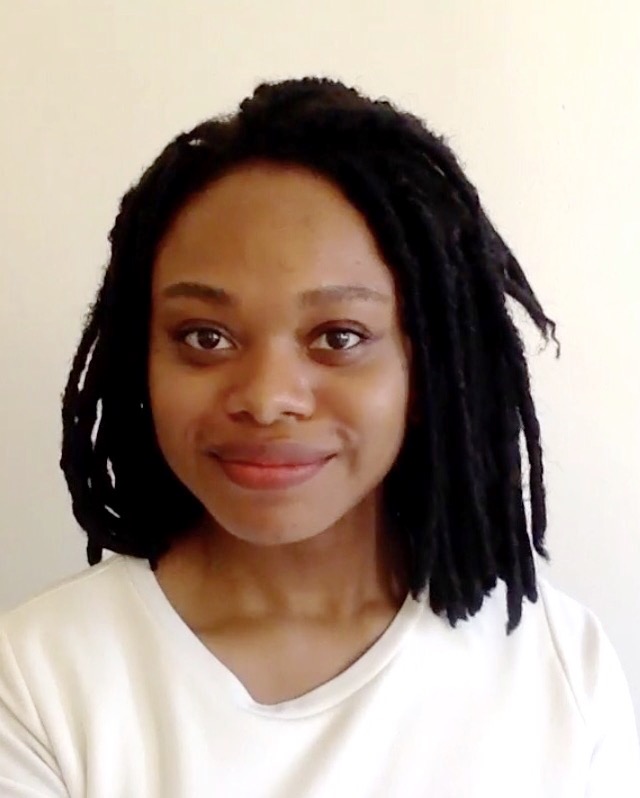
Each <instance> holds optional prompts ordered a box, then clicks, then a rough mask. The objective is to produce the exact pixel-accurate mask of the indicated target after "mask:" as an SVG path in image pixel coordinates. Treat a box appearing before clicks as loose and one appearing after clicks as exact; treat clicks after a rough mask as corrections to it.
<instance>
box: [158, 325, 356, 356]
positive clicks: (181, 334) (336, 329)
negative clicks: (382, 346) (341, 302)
mask: <svg viewBox="0 0 640 798" xmlns="http://www.w3.org/2000/svg"><path fill="white" fill-rule="evenodd" d="M202 332H206V333H213V334H215V335H217V336H219V338H220V339H226V340H227V341H228V342H229V343H230V344H232V346H230V347H225V348H223V349H220V348H218V347H213V348H211V349H199V348H197V347H195V346H192V345H191V344H189V343H188V342H187V338H188V337H189V336H190V335H193V334H194V333H202ZM331 333H347V334H349V335H355V336H357V338H358V341H357V342H356V343H355V344H354V345H352V346H349V347H345V348H344V349H332V348H330V347H316V348H315V351H321V352H331V353H334V354H335V353H341V352H353V351H354V350H356V349H359V348H360V347H361V346H362V345H363V344H365V343H366V342H367V341H369V340H371V338H372V336H371V334H370V333H368V332H365V331H364V330H362V329H360V328H357V329H356V328H355V327H354V326H352V325H348V324H342V325H338V324H336V325H332V326H329V327H325V328H324V329H321V330H319V331H318V334H317V335H316V336H315V337H314V339H313V341H317V340H318V339H319V338H322V337H323V336H327V335H330V334H331ZM173 338H174V339H175V340H176V341H178V342H179V343H181V344H184V345H185V346H187V347H189V348H190V349H191V350H192V351H194V352H197V353H202V354H206V353H210V352H211V353H213V352H226V351H229V349H232V348H233V341H232V337H231V335H230V334H229V333H228V332H227V331H225V330H224V329H221V328H220V327H213V326H206V325H202V326H192V327H187V328H185V329H182V330H178V331H177V332H176V333H175V334H174V335H173Z"/></svg>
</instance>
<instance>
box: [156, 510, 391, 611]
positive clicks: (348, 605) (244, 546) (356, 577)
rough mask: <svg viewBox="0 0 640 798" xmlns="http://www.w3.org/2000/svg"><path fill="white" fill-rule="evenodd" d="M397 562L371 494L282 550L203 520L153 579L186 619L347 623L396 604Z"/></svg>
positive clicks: (161, 562)
mask: <svg viewBox="0 0 640 798" xmlns="http://www.w3.org/2000/svg"><path fill="white" fill-rule="evenodd" d="M397 561H398V558H397V557H395V556H394V553H393V550H392V547H391V543H390V539H389V535H387V534H386V533H385V529H384V526H383V523H382V512H381V507H380V503H379V500H378V499H377V498H374V497H372V498H370V499H368V500H365V501H363V502H362V503H361V504H360V505H359V506H358V507H356V508H354V509H353V510H352V511H351V512H350V513H349V514H348V515H347V516H345V517H344V518H343V519H341V520H340V521H339V522H338V523H337V524H335V525H334V526H333V527H331V528H330V529H327V530H325V531H324V532H322V533H321V534H319V535H316V536H314V537H313V538H310V539H308V540H303V541H300V542H297V543H290V544H287V545H283V546H255V545H253V544H249V543H246V542H245V541H242V540H239V539H238V538H235V537H234V536H233V535H231V534H229V533H228V532H226V531H225V530H223V529H221V528H220V527H219V526H217V525H215V524H214V523H211V522H208V523H206V524H203V525H202V526H201V527H200V528H199V529H197V530H195V531H194V533H193V534H192V535H190V536H188V537H187V538H185V539H184V540H183V541H180V542H178V543H177V544H176V545H175V546H174V547H173V548H172V549H171V550H170V552H169V553H168V555H166V556H165V557H163V558H162V559H161V560H160V563H159V567H158V572H157V576H158V580H159V582H160V584H161V585H162V586H163V588H165V589H166V591H167V593H168V594H169V597H170V598H171V599H172V600H173V601H174V603H175V604H177V605H179V604H180V603H182V604H183V608H184V605H185V604H188V606H189V607H190V608H191V611H190V614H191V615H193V613H194V612H197V614H199V615H200V614H209V615H210V614H211V613H212V612H214V613H215V615H216V616H219V614H220V613H223V614H224V616H226V617H236V618H237V617H245V618H246V617H251V618H260V617H268V616H269V617H276V616H277V617H287V618H322V619H334V618H335V619H345V620H346V619H349V618H353V617H356V616H357V615H358V614H359V613H361V612H362V611H363V610H365V609H369V608H371V607H372V606H386V607H392V608H394V609H397V608H398V607H399V606H400V604H401V603H402V601H403V600H404V597H405V593H406V591H404V590H403V586H402V580H401V579H399V577H398V574H399V571H398V569H397ZM218 599H219V600H218ZM214 608H215V610H214ZM177 609H178V610H179V611H180V606H177ZM200 621H201V622H204V619H203V618H201V619H200Z"/></svg>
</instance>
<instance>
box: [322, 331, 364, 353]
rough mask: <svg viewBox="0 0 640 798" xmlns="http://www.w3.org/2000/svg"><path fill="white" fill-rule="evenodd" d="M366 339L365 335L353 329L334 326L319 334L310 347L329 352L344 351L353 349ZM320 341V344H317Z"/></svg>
mask: <svg viewBox="0 0 640 798" xmlns="http://www.w3.org/2000/svg"><path fill="white" fill-rule="evenodd" d="M365 339H366V336H365V335H363V334H362V333H359V332H356V331H355V330H349V329H347V328H340V327H336V328H334V329H333V330H327V331H326V332H323V333H322V335H319V336H318V337H317V338H316V339H315V341H314V342H313V344H312V346H311V348H312V349H324V350H329V351H331V352H344V351H346V350H349V349H354V348H355V347H356V346H358V345H359V344H361V343H362V342H363V341H364V340H365ZM318 342H320V345H318Z"/></svg>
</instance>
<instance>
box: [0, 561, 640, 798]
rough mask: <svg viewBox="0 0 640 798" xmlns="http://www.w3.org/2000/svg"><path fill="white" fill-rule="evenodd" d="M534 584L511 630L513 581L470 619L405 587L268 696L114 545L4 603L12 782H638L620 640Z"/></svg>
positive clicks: (281, 796) (106, 789)
mask: <svg viewBox="0 0 640 798" xmlns="http://www.w3.org/2000/svg"><path fill="white" fill-rule="evenodd" d="M539 591H540V598H539V600H538V602H537V603H535V604H528V605H527V606H526V607H525V609H524V612H523V617H522V621H521V623H520V625H519V627H518V629H517V630H515V632H514V633H513V634H511V635H509V636H507V635H505V633H504V628H505V623H506V613H505V607H504V594H505V591H504V586H503V585H499V586H498V587H497V588H496V590H495V591H494V593H493V594H492V595H491V596H490V597H489V598H488V599H487V600H486V602H485V606H484V607H483V609H482V612H481V613H479V614H478V615H477V616H476V617H474V618H473V619H472V620H471V621H470V622H467V623H461V624H459V625H458V626H457V627H456V628H455V629H454V628H452V627H451V626H450V625H449V624H447V622H446V621H445V620H443V619H442V618H439V617H438V616H437V615H435V614H434V613H433V612H432V611H431V610H430V608H429V606H428V603H427V602H426V601H424V600H421V601H415V600H414V599H412V598H411V597H410V596H408V597H407V599H406V600H405V602H404V603H403V604H402V606H401V607H400V609H399V610H398V612H397V614H396V615H395V617H394V618H393V619H392V621H391V623H390V624H389V625H388V626H387V628H386V629H384V630H383V631H382V632H381V633H380V635H379V636H378V638H377V640H375V641H374V642H373V643H372V645H371V646H370V647H369V648H368V649H367V650H366V651H364V652H363V653H361V654H360V655H359V656H358V657H357V659H356V660H355V661H353V662H351V663H350V664H348V665H347V666H346V668H344V669H342V670H340V671H339V672H336V673H333V674H331V675H330V676H329V674H326V680H325V681H324V682H323V683H321V684H320V683H316V685H315V686H314V687H310V689H307V690H305V691H304V692H303V693H297V691H296V688H295V687H294V688H293V689H292V692H290V694H289V697H288V699H283V700H280V701H275V702H272V701H269V702H264V701H259V700H256V697H255V696H254V695H252V691H251V690H250V689H247V686H246V684H245V683H243V681H242V680H241V679H239V678H238V677H237V675H236V673H235V671H233V670H232V669H230V668H229V667H227V665H226V664H225V663H223V661H221V659H220V658H219V657H218V656H216V654H215V653H213V652H212V651H211V650H210V648H209V647H208V646H207V645H206V638H205V637H204V636H203V635H199V634H196V633H195V632H194V631H193V630H192V629H191V628H189V626H188V625H187V624H186V623H185V622H184V620H183V619H182V618H181V616H180V615H179V614H178V613H177V612H176V610H175V609H174V607H173V606H172V604H171V603H170V602H169V600H168V598H167V596H166V595H165V593H164V592H163V590H162V588H161V586H160V584H159V582H158V580H157V578H156V576H155V575H154V573H153V571H152V570H151V569H150V568H149V565H148V563H147V562H145V561H144V560H140V559H135V558H130V557H123V556H120V555H117V556H115V557H113V558H111V559H109V560H107V561H106V562H104V563H103V564H101V565H99V566H97V567H95V568H93V569H89V570H88V571H86V572H84V573H82V574H80V575H79V576H77V577H74V578H72V579H71V580H68V581H66V582H65V583H63V584H61V585H60V586H58V587H56V588H54V589H52V590H49V591H47V592H45V593H44V594H42V595H41V596H39V597H38V598H36V599H33V600H31V601H30V602H28V603H27V604H25V605H23V606H22V607H19V608H18V609H16V610H14V611H12V612H10V613H8V614H6V615H5V616H4V617H3V618H2V620H1V622H0V794H1V795H2V796H3V798H4V797H5V796H6V798H31V797H32V796H34V797H35V796H42V797H43V798H44V796H47V798H49V797H50V798H54V796H55V798H63V797H64V798H68V797H70V798H138V796H145V797H146V796H149V797H150V798H151V796H153V798H199V796H202V797H203V798H204V796H207V797H208V796H214V795H220V796H225V798H226V797H227V796H233V798H236V796H237V798H243V797H244V796H246V798H302V797H303V796H304V798H325V797H326V796H343V795H344V796H349V797H350V798H373V797H374V796H379V798H396V797H397V798H418V797H420V798H422V796H430V797H432V796H433V798H462V796H464V798H467V797H468V798H484V796H486V797H487V798H489V797H491V798H496V797H497V796H505V798H506V796H511V795H514V794H517V795H521V796H531V798H534V797H535V798H541V797H542V796H544V798H554V796H557V797H558V798H572V797H573V796H575V797H576V798H578V796H579V798H585V797H586V796H588V798H610V797H611V796H616V798H626V797H627V796H629V798H631V797H632V796H634V798H635V796H637V795H638V794H640V754H639V751H638V743H637V737H636V732H635V727H634V718H633V712H632V708H631V701H630V697H629V692H628V688H627V685H626V682H625V679H624V676H623V674H622V670H621V668H620V664H619V662H618V659H617V657H616V655H615V653H614V651H613V649H612V647H611V644H610V642H609V640H608V639H607V637H606V635H605V634H604V633H603V630H602V627H601V625H600V624H599V622H598V621H597V619H596V618H595V617H594V616H593V614H592V613H590V612H589V611H587V610H585V609H584V608H583V607H582V606H581V605H579V604H578V603H576V602H575V601H573V600H572V599H570V598H568V597H567V596H566V595H564V594H563V593H561V592H560V591H559V590H557V589H556V588H554V587H552V586H551V585H550V584H548V583H547V582H546V581H544V580H540V581H539ZM318 654H319V655H320V658H322V652H321V651H320V652H316V651H315V650H314V648H313V643H311V644H310V647H309V650H308V651H307V652H305V658H306V661H307V663H308V665H309V668H308V670H311V671H312V670H313V667H314V657H315V656H316V655H318ZM281 665H282V662H281V659H280V657H279V652H278V651H272V650H271V649H270V648H267V649H266V650H265V651H264V656H263V657H262V658H261V661H260V663H259V666H260V671H262V672H264V671H267V672H271V676H272V677H273V678H274V680H275V681H277V680H278V672H277V671H278V668H279V667H281ZM284 667H285V669H286V663H285V665H284ZM248 678H249V680H250V679H251V676H250V675H249V677H248ZM250 683H251V682H250Z"/></svg>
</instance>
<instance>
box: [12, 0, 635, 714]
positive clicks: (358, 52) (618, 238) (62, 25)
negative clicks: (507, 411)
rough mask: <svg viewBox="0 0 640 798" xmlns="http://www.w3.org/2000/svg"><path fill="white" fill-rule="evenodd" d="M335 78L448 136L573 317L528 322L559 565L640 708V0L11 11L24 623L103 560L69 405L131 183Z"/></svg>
mask: <svg viewBox="0 0 640 798" xmlns="http://www.w3.org/2000/svg"><path fill="white" fill-rule="evenodd" d="M304 74H321V75H328V76H334V77H338V78H341V79H343V80H345V81H346V82H347V83H351V84H355V85H357V86H360V87H361V88H362V89H364V90H365V91H367V92H369V93H371V94H373V95H376V96H381V95H383V96H387V97H390V98H391V99H392V100H394V101H396V102H397V103H399V104H400V105H402V106H404V107H407V108H409V109H410V110H412V111H414V112H415V113H417V114H419V115H421V116H423V117H424V118H425V119H426V120H427V121H428V123H429V124H430V125H431V127H432V128H434V129H435V130H436V131H437V132H439V133H443V134H445V135H446V136H447V137H448V140H449V142H450V143H451V145H452V146H453V148H454V150H455V151H456V152H457V154H458V155H459V157H460V159H461V161H462V163H463V166H464V167H465V169H466V170H467V173H468V174H469V176H470V177H471V179H472V180H473V182H474V183H475V184H476V185H477V187H478V189H479V191H480V195H481V197H482V198H483V200H484V203H485V206H486V207H487V209H488V211H489V213H490V215H491V217H492V218H493V220H494V222H495V223H496V225H497V227H498V228H499V229H500V230H501V232H502V233H503V235H504V237H505V238H506V240H507V241H508V242H509V243H510V244H511V246H512V248H513V249H514V251H515V253H516V255H517V257H518V258H519V260H520V261H521V263H522V264H523V267H524V268H525V271H526V273H527V275H528V276H529V278H530V280H531V281H532V283H533V285H534V288H535V289H536V291H537V292H538V295H539V297H540V299H541V301H542V302H543V305H544V306H545V309H546V311H547V314H548V315H550V316H551V317H552V318H555V319H556V320H557V321H558V324H559V335H560V337H561V341H562V347H563V348H562V357H561V359H560V360H556V359H555V357H554V352H553V348H552V347H548V348H547V349H546V350H545V351H544V352H542V353H540V352H539V349H540V347H539V345H538V340H537V338H536V336H535V335H533V333H532V328H531V326H529V327H526V326H525V329H524V334H525V338H526V341H527V345H528V348H530V350H531V357H532V359H531V369H532V374H533V382H534V388H535V394H536V398H537V402H538V407H539V413H540V417H541V422H542V428H543V436H544V443H545V447H546V457H547V482H548V498H549V515H550V526H549V532H548V545H549V549H550V552H551V555H552V566H551V567H550V568H547V567H546V566H544V567H543V569H542V573H544V574H545V575H546V576H548V577H549V578H551V581H552V582H554V583H555V584H556V585H557V586H559V587H561V588H562V589H564V590H565V591H566V592H568V593H570V594H571V595H573V596H574V597H575V598H577V599H578V600H580V601H582V602H583V603H584V604H587V605H588V606H590V607H591V608H592V609H593V610H594V611H595V612H596V614H597V615H598V616H599V617H600V619H601V620H602V622H603V624H604V626H605V628H606V630H607V632H608V634H609V636H610V637H611V639H612V640H613V643H614V645H615V647H616V648H617V650H618V653H619V655H620V659H621V661H622V664H623V667H624V669H625V671H626V674H627V677H628V680H629V683H630V685H631V689H632V692H633V695H634V700H635V705H636V710H637V716H638V717H640V633H639V631H638V629H639V626H640V624H639V618H640V587H639V580H638V574H639V573H640V543H639V538H640V491H639V489H638V485H639V481H640V462H639V455H638V451H639V446H638V444H639V443H640V409H639V408H640V381H639V378H638V363H639V359H638V357H637V356H636V352H635V350H636V347H637V344H638V343H639V342H640V329H639V324H638V292H639V289H640V278H639V277H638V271H639V268H640V245H639V240H640V195H639V191H640V189H639V187H640V158H639V156H638V142H640V3H638V0H628V2H625V1H624V0H610V1H609V2H596V1H595V0H503V1H500V0H466V1H463V0H441V1H438V0H413V1H412V0H394V1H393V2H375V0H340V2H337V0H324V2H318V3H309V2H306V1H301V2H295V1H294V0H271V1H270V2H263V1H262V0H209V2H204V0H165V1H164V2H163V1H162V0H135V2H130V0H90V1H89V2H88V0H21V1H20V2H18V3H13V2H10V0H3V2H2V3H1V4H0V80H1V86H0V88H1V91H0V109H1V111H0V113H1V119H2V125H1V127H0V137H1V138H0V145H1V146H0V170H1V172H0V178H1V186H2V190H1V194H0V205H1V214H0V225H1V229H0V241H1V242H2V243H1V246H2V250H1V251H2V261H1V262H2V268H1V287H0V324H1V332H2V335H1V337H0V358H1V360H0V366H1V368H2V372H1V373H2V389H1V392H0V396H1V401H2V405H1V408H0V409H1V413H0V424H1V427H0V435H1V440H2V460H1V463H0V466H1V471H0V506H1V508H2V518H3V523H2V527H1V528H0V608H7V607H9V606H11V605H13V604H16V603H17V602H19V601H22V600H23V599H25V598H26V597H27V596H29V595H30V594H32V593H34V592H35V591H38V590H40V589H42V588H43V587H44V586H46V585H48V584H50V583H51V582H54V581H56V580H57V579H60V578H61V577H64V576H66V575H68V574H71V573H73V572H74V571H76V570H77V569H79V568H80V567H83V565H84V562H85V560H84V538H83V535H82V534H81V533H80V531H78V528H77V526H76V524H75V522H74V520H73V518H72V515H71V512H70V507H69V501H68V497H67V493H66V487H65V485H64V481H63V479H62V476H61V474H60V472H59V470H58V465H57V462H58V455H59V442H60V420H59V397H60V394H61V392H62V390H63V387H64V382H65V378H66V372H67V369H68V367H69V363H70V359H71V356H72V353H73V350H74V348H75V345H76V344H77V341H78V338H79V334H80V329H81V321H82V318H83V315H84V313H85V311H86V309H87V306H88V304H89V302H90V301H91V298H92V295H93V293H94V291H95V289H96V287H97V284H98V280H99V277H100V275H101V271H102V268H103V266H104V263H105V261H106V258H107V233H108V230H109V229H110V227H111V224H112V222H113V218H114V214H115V211H116V208H117V203H118V200H119V198H120V196H121V195H122V193H123V192H124V190H125V189H126V188H127V187H128V185H129V184H130V183H131V182H133V181H134V180H135V179H136V178H137V177H138V176H139V174H140V172H141V170H142V168H143V167H144V166H145V165H146V164H148V163H149V162H150V160H152V159H153V158H154V157H155V156H156V155H157V153H158V152H159V150H160V149H161V147H162V146H163V145H164V144H165V143H166V142H167V141H168V140H169V139H170V138H171V137H173V136H174V135H175V134H176V133H178V132H180V131H181V130H183V129H186V128H188V127H190V126H192V125H193V124H195V123H197V122H198V121H200V120H201V119H203V118H205V117H208V116H211V115H214V114H217V113H220V112H225V111H229V110H232V109H233V108H234V107H235V106H236V105H237V103H238V101H239V100H240V99H241V98H242V97H244V96H245V95H246V94H248V93H250V92H251V90H252V89H253V88H254V86H255V85H256V83H257V82H259V81H261V80H265V79H276V78H285V77H292V76H302V75H304Z"/></svg>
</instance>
